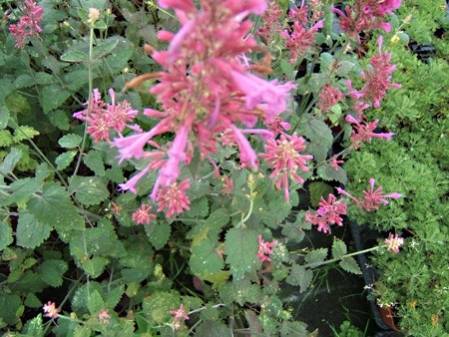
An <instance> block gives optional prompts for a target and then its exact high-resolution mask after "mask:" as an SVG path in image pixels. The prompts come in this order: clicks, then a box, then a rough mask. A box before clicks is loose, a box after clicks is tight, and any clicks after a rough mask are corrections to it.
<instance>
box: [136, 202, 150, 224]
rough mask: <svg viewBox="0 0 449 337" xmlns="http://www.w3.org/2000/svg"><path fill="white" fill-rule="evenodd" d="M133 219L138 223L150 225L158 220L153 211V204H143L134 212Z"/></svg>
mask: <svg viewBox="0 0 449 337" xmlns="http://www.w3.org/2000/svg"><path fill="white" fill-rule="evenodd" d="M132 220H133V221H134V222H135V223H136V224H138V225H149V224H150V223H152V222H153V221H154V220H156V214H154V213H152V207H151V205H149V204H142V205H140V207H139V208H138V209H137V210H135V211H134V213H133V214H132Z"/></svg>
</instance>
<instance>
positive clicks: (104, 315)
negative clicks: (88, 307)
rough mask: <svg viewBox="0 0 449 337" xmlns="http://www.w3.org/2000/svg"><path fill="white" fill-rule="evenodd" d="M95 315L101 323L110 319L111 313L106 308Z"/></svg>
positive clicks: (105, 322)
mask: <svg viewBox="0 0 449 337" xmlns="http://www.w3.org/2000/svg"><path fill="white" fill-rule="evenodd" d="M97 317H98V320H99V321H100V323H101V324H107V323H109V320H110V319H111V315H109V312H108V311H107V310H106V309H103V310H101V311H100V312H99V313H98V316H97Z"/></svg>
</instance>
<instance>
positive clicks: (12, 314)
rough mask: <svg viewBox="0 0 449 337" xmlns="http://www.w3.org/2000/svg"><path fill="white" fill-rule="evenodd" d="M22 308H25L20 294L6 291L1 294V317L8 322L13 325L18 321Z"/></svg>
mask: <svg viewBox="0 0 449 337" xmlns="http://www.w3.org/2000/svg"><path fill="white" fill-rule="evenodd" d="M21 308H23V307H22V301H21V300H20V297H19V296H18V295H16V294H6V293H5V292H3V293H2V294H0V318H1V319H3V320H4V321H5V322H6V323H7V324H10V325H13V324H15V323H16V322H17V320H18V319H19V316H20V315H21V313H20V311H21V310H20V309H21Z"/></svg>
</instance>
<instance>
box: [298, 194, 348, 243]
mask: <svg viewBox="0 0 449 337" xmlns="http://www.w3.org/2000/svg"><path fill="white" fill-rule="evenodd" d="M346 213H347V207H346V204H345V203H344V202H343V201H342V200H337V197H336V196H335V195H333V194H329V195H328V197H327V200H326V199H324V198H321V200H320V204H319V208H318V209H317V210H316V211H307V212H306V214H305V220H306V221H307V222H309V223H311V224H312V225H315V226H318V231H320V232H323V233H325V234H329V233H330V231H331V229H330V226H331V225H337V226H343V218H342V216H343V215H346Z"/></svg>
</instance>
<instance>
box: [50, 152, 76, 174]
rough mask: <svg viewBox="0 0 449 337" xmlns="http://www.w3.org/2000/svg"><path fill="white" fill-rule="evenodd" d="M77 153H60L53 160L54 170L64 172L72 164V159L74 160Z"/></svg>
mask: <svg viewBox="0 0 449 337" xmlns="http://www.w3.org/2000/svg"><path fill="white" fill-rule="evenodd" d="M77 153H78V152H77V151H67V152H64V153H61V154H60V155H59V156H57V157H56V159H55V164H56V168H57V169H58V170H59V171H62V170H65V169H66V168H67V167H69V166H70V164H71V163H72V162H73V159H75V157H76V154H77Z"/></svg>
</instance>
